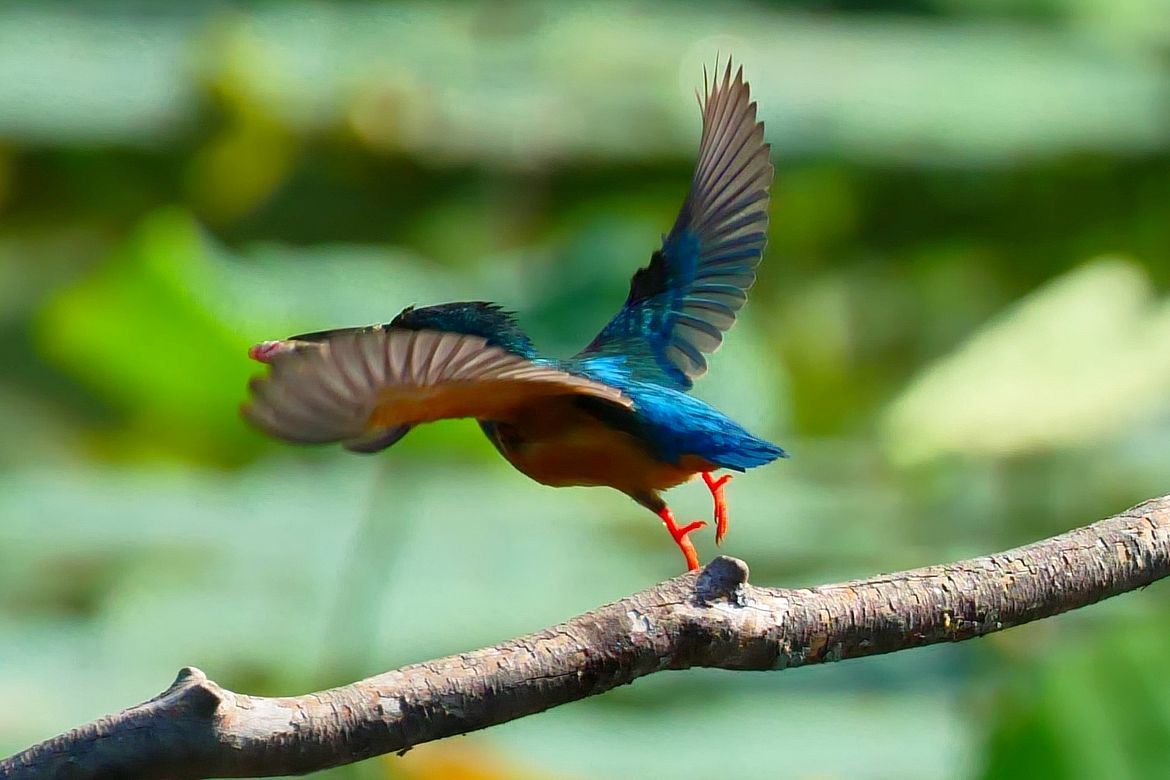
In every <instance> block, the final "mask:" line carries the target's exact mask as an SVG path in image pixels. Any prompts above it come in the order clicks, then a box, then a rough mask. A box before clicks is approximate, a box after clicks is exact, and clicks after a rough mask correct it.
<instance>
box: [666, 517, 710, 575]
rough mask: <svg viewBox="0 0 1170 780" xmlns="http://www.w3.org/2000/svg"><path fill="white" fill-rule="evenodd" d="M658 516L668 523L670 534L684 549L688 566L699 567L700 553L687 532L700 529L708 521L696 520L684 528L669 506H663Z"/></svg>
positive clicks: (689, 567) (692, 568) (667, 527)
mask: <svg viewBox="0 0 1170 780" xmlns="http://www.w3.org/2000/svg"><path fill="white" fill-rule="evenodd" d="M658 516H659V517H660V518H662V522H663V523H665V524H666V530H667V531H670V536H671V538H672V539H674V543H675V544H677V545H678V549H680V550H682V554H683V557H684V558H686V559H687V568H688V569H690V570H691V571H694V570H695V569H697V568H699V554H698V553H697V552H695V545H694V544H693V543H692V542H691V540H690V539H688V538H687V534H689V533H690V532H691V531H698V530H699V529H700V528H702V527H703V526H705V525H707V523H706V522H704V521H703V520H696V521H695V522H693V523H688V524H687V525H684V526H683V527H682V528H679V527H678V525H677V524H676V523H675V522H674V515H673V514H672V513H671V511H670V509H668V508H667V507H662V511H661V512H659V513H658Z"/></svg>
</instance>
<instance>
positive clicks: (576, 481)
mask: <svg viewBox="0 0 1170 780" xmlns="http://www.w3.org/2000/svg"><path fill="white" fill-rule="evenodd" d="M510 422H511V429H512V432H513V433H514V440H513V441H509V442H506V443H505V453H504V454H505V455H506V456H507V458H508V460H509V461H511V462H512V465H514V466H515V467H516V468H517V469H519V470H520V471H522V472H524V473H525V474H527V475H528V476H529V477H531V478H532V479H534V480H536V481H537V482H541V483H544V484H545V485H553V486H556V487H564V486H569V485H605V486H607V487H612V488H616V489H617V490H620V491H622V492H623V493H630V494H633V493H645V492H650V491H658V490H666V489H667V488H671V487H674V486H675V485H678V484H681V483H683V482H686V481H687V480H688V479H690V478H691V477H693V476H694V475H695V474H697V473H698V472H699V471H703V470H705V469H704V466H706V467H708V468H709V466H710V464H704V463H700V462H699V460H700V459H697V458H689V457H684V458H683V459H682V460H681V461H680V463H677V464H671V463H663V462H662V461H658V460H655V459H654V458H653V457H652V456H651V454H650V451H649V450H648V449H647V447H646V446H645V445H644V444H642V443H641V442H640V441H639V440H638V439H636V438H635V437H633V436H631V435H629V434H628V433H625V432H623V431H619V430H616V429H614V428H611V427H609V426H607V425H604V424H602V423H601V422H599V421H598V420H597V419H596V418H594V417H592V416H591V415H588V414H586V413H585V412H582V411H581V410H579V409H577V408H576V407H574V406H573V405H572V403H571V402H569V401H567V400H563V399H554V400H550V401H548V402H545V403H541V404H533V405H531V406H530V407H528V408H527V409H526V410H525V411H524V413H523V414H521V415H519V416H518V417H516V418H515V419H514V420H512V421H510Z"/></svg>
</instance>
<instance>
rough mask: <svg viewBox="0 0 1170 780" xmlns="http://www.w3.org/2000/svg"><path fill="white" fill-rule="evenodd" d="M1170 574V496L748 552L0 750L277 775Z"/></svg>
mask: <svg viewBox="0 0 1170 780" xmlns="http://www.w3.org/2000/svg"><path fill="white" fill-rule="evenodd" d="M1168 573H1170V496H1166V497H1163V498H1159V499H1154V500H1151V501H1147V502H1146V503H1144V504H1141V505H1139V506H1136V507H1134V508H1133V509H1130V510H1128V511H1126V512H1123V513H1122V514H1119V515H1117V516H1115V517H1111V518H1109V519H1107V520H1102V521H1100V522H1098V523H1094V524H1093V525H1090V526H1086V527H1085V528H1080V529H1078V530H1075V531H1070V532H1069V533H1066V534H1062V535H1060V536H1056V537H1053V538H1051V539H1046V540H1044V541H1040V542H1036V543H1035V544H1030V545H1027V546H1025V547H1020V548H1017V549H1015V550H1009V551H1008V552H1004V553H999V554H996V555H988V556H984V557H981V558H973V559H971V560H968V561H963V562H960V563H953V564H950V565H946V566H929V567H926V568H923V569H914V570H911V571H905V572H900V573H897V574H887V575H882V576H878V577H872V578H870V579H865V580H855V581H853V582H846V583H841V584H837V585H824V586H821V587H817V588H807V589H805V588H801V589H777V588H760V587H754V586H752V585H749V584H748V583H747V575H748V569H747V565H746V564H744V563H743V562H742V561H738V560H735V559H733V558H726V557H721V558H716V559H715V560H714V561H712V562H711V563H710V564H708V566H707V567H706V568H705V569H703V570H702V571H701V572H698V573H689V574H685V575H683V576H681V577H677V578H675V579H673V580H668V581H666V582H663V583H661V584H659V585H656V586H654V587H652V588H650V589H649V590H645V591H642V592H641V593H637V594H635V595H633V596H630V597H628V598H625V599H622V600H621V601H618V602H615V603H613V604H609V605H606V606H603V607H600V608H598V609H595V610H593V611H592V612H588V613H586V614H584V615H580V616H578V617H575V618H573V619H572V620H569V621H568V622H566V623H562V624H561V625H559V626H554V627H552V628H549V629H545V630H544V631H539V632H537V633H534V634H530V635H528V636H525V637H521V638H519V639H514V640H511V641H509V642H504V643H503V644H500V645H497V646H495V647H488V648H484V649H482V650H477V651H475V652H470V653H462V654H459V655H454V656H449V657H447V658H441V659H439V660H435V661H428V662H426V663H421V664H415V665H413V666H405V667H403V668H401V669H397V670H394V671H391V672H386V673H384V674H380V675H378V676H376V677H371V678H369V679H367V680H362V681H360V682H356V683H353V684H351V685H347V686H344V687H341V688H334V689H332V690H328V691H322V692H319V693H314V694H308V695H305V696H299V697H293V698H262V697H256V696H246V695H243V694H238V693H233V692H231V691H228V690H226V689H224V688H222V687H220V686H219V685H217V684H216V683H214V682H212V681H211V680H209V679H207V677H206V676H205V675H204V674H203V673H202V672H200V671H199V670H197V669H193V668H186V669H183V670H182V671H180V672H179V676H178V678H177V679H176V680H175V682H174V684H173V685H171V687H170V688H168V689H167V690H166V691H164V692H163V693H162V694H160V695H159V696H158V697H156V698H154V699H151V700H150V701H148V702H145V703H143V704H140V705H138V706H136V707H131V708H130V709H128V710H124V711H123V712H120V713H118V714H116V715H111V716H109V717H105V718H102V719H100V720H98V721H95V722H93V723H89V724H87V725H85V726H81V727H80V728H77V729H74V730H72V731H70V732H68V733H66V734H62V735H60V736H58V737H54V738H53V739H50V740H48V741H47V742H42V743H41V744H39V745H35V746H33V747H31V748H29V749H28V750H25V751H24V752H22V753H18V754H17V755H15V756H12V757H11V758H8V759H6V760H4V761H0V776H2V777H4V778H10V779H11V780H16V779H17V778H43V777H53V778H59V779H61V778H110V777H119V778H163V777H165V778H204V777H241V776H271V775H284V774H293V773H300V772H310V771H313V770H316V769H323V768H326V767H331V766H337V765H339V764H346V763H350V762H353V761H357V760H360V759H363V758H368V757H370V756H375V755H379V754H382V753H388V752H390V751H396V750H397V751H405V750H407V749H409V748H410V747H411V746H412V745H418V744H421V743H423V742H429V741H431V740H435V739H442V738H443V737H449V736H452V735H455V734H463V733H466V732H469V731H474V730H476V729H481V728H484V727H486V726H491V725H494V724H497V723H503V722H505V721H509V720H513V719H515V718H520V717H523V716H525V715H530V714H532V713H536V712H541V711H543V710H547V709H549V708H550V707H555V706H557V705H558V704H564V703H565V702H569V701H575V700H577V699H582V698H585V697H586V696H592V695H594V694H598V693H602V692H604V691H608V690H610V689H611V688H614V687H616V686H618V685H623V684H625V683H628V682H631V681H633V680H635V679H637V678H639V677H643V676H645V675H648V674H653V673H654V672H658V671H661V670H663V669H687V668H690V667H694V666H706V667H718V668H721V669H757V670H763V669H786V668H788V667H792V666H803V665H805V664H816V663H825V662H828V661H839V660H843V659H846V658H858V657H861V656H867V655H875V654H878V653H888V652H892V651H895V650H903V649H906V648H910V647H919V646H921V645H928V644H933V643H937V642H959V641H962V640H965V639H971V638H973V637H977V636H982V635H984V634H989V633H991V632H993V631H999V630H1001V629H1004V628H1008V627H1011V626H1015V625H1020V624H1021V623H1027V622H1029V621H1032V620H1038V619H1040V618H1045V617H1049V616H1052V615H1057V614H1060V613H1061V612H1066V611H1068V610H1070V609H1076V608H1077V607H1082V606H1085V605H1086V604H1092V603H1094V602H1096V601H1100V600H1101V599H1104V598H1108V597H1110V596H1114V595H1116V594H1118V593H1123V592H1125V591H1129V590H1134V589H1135V588H1139V587H1142V586H1144V585H1148V584H1150V583H1151V582H1154V581H1155V580H1158V579H1160V578H1162V577H1165V576H1166V575H1167V574H1168Z"/></svg>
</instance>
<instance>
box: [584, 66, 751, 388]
mask: <svg viewBox="0 0 1170 780" xmlns="http://www.w3.org/2000/svg"><path fill="white" fill-rule="evenodd" d="M704 81H706V78H705V76H704ZM704 86H705V89H706V94H705V96H704V97H702V98H700V99H699V107H700V108H701V109H702V112H703V135H702V140H701V141H700V143H699V161H698V163H697V164H696V166H695V173H694V177H693V178H692V180H691V190H690V192H689V193H688V194H687V197H686V200H685V201H684V202H683V206H682V210H681V211H680V212H679V215H678V218H677V219H676V220H675V223H674V228H673V229H672V230H671V231H670V235H668V236H666V237H665V238H664V239H663V242H662V248H661V249H660V250H658V251H657V252H655V253H654V254H653V255H652V256H651V258H650V264H649V265H648V266H646V267H645V268H642V269H640V270H639V271H638V272H637V273H635V274H634V278H633V279H632V280H631V282H630V294H629V296H628V297H627V299H626V303H625V306H623V307H622V310H621V311H620V312H618V314H617V316H615V317H614V318H613V319H612V320H610V322H609V324H607V325H606V326H605V328H604V329H603V330H602V331H601V333H600V334H598V336H597V338H596V339H594V340H593V342H592V343H591V344H590V345H589V346H588V347H586V348H585V350H584V351H583V352H582V353H581V354H580V355H578V356H577V358H578V359H579V360H581V361H582V362H588V360H589V359H590V358H591V357H593V356H604V355H625V356H627V357H628V358H629V359H630V361H631V362H632V364H633V365H632V367H633V368H634V370H635V371H638V370H642V371H644V372H645V371H649V372H650V373H651V376H652V377H653V378H654V379H657V380H658V381H663V380H667V381H668V383H669V384H671V385H673V386H675V387H677V388H678V389H682V390H687V389H689V388H690V387H691V384H692V380H694V379H695V378H697V377H699V376H702V375H703V373H704V372H706V370H707V361H706V358H705V357H704V355H705V354H708V353H711V352H714V351H715V350H716V349H718V348H719V345H720V344H721V343H722V341H723V333H724V331H726V330H727V329H729V328H730V327H731V326H732V325H733V324H734V323H735V317H736V313H737V312H738V311H739V310H740V308H742V307H743V304H744V302H745V301H747V290H748V288H750V287H751V286H752V284H753V283H754V282H755V280H756V267H757V266H758V265H759V264H760V258H761V256H762V255H763V252H764V244H765V241H766V238H765V232H766V230H767V226H768V187H769V186H770V185H771V183H772V163H771V161H770V160H769V157H768V151H769V146H768V144H766V143H764V124H763V122H758V121H756V104H755V103H754V102H752V101H751V96H750V93H749V89H748V85H747V83H746V82H745V81H744V80H743V68H740V69H739V70H738V71H736V73H735V76H734V78H733V77H732V74H731V62H730V60H729V61H728V63H727V70H726V71H725V72H724V74H723V77H722V79H720V78H719V76H718V73H716V77H715V80H714V81H713V83H711V84H710V85H709V86H707V85H706V84H705V85H704Z"/></svg>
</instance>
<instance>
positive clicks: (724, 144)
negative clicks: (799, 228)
mask: <svg viewBox="0 0 1170 780" xmlns="http://www.w3.org/2000/svg"><path fill="white" fill-rule="evenodd" d="M703 82H704V89H703V94H701V95H700V94H699V92H698V91H697V90H696V92H695V95H696V97H697V98H698V101H699V109H700V112H701V114H702V135H701V139H700V142H699V152H698V162H697V163H696V165H695V169H694V174H693V176H692V179H691V186H690V191H689V192H688V193H687V195H686V198H685V200H684V201H683V205H682V208H681V210H680V211H679V213H678V217H677V218H676V219H675V222H674V226H673V227H672V228H671V230H670V233H668V234H666V235H664V236H663V238H662V245H661V247H660V248H659V249H658V250H656V251H655V252H653V253H652V254H651V256H650V261H649V263H648V264H647V265H646V266H645V267H644V268H641V269H639V270H637V271H636V272H635V273H634V276H633V278H632V280H631V282H630V291H629V294H628V295H627V297H626V301H625V304H624V305H623V306H622V308H621V310H620V311H619V312H618V313H617V314H616V315H615V316H614V317H613V319H611V320H610V321H609V322H608V323H607V324H606V325H605V327H604V328H603V329H602V330H601V332H600V333H599V334H598V335H597V336H596V337H595V338H594V339H593V341H591V342H590V343H589V345H588V346H586V347H585V348H584V349H583V350H581V351H580V352H579V353H577V354H576V355H574V356H573V357H570V358H567V359H565V358H561V359H557V358H552V357H549V356H546V355H544V354H542V353H541V352H540V351H538V350H537V348H536V346H535V345H534V344H533V342H532V340H531V339H530V338H529V337H528V335H527V334H526V333H525V332H524V331H523V330H522V329H521V328H520V326H519V325H518V324H517V320H516V317H515V315H514V314H513V313H511V312H509V311H506V310H505V309H503V308H502V307H500V306H499V305H497V304H495V303H489V302H485V301H470V302H457V303H443V304H438V305H434V306H426V307H419V308H415V307H413V306H412V307H408V308H406V309H405V310H403V311H402V312H401V313H400V314H398V316H396V317H394V318H393V319H392V320H391V321H390V322H389V323H385V324H378V325H370V326H365V327H351V328H340V329H335V330H326V331H319V332H316V333H303V334H300V335H296V336H291V337H289V338H286V339H280V340H276V341H264V342H261V343H259V344H256V345H255V346H253V347H252V348H251V349H250V350H249V356H250V357H251V358H252V359H254V360H257V361H260V362H261V363H265V364H268V370H267V373H266V375H265V376H262V377H255V378H253V379H252V381H251V383H250V385H249V389H250V398H249V400H248V401H247V402H246V403H245V404H244V405H243V406H242V407H241V411H242V414H243V416H244V417H245V418H246V419H247V420H248V421H249V422H251V423H252V424H253V425H255V426H256V427H257V428H259V429H260V430H261V431H263V432H265V433H267V434H269V435H271V436H273V437H276V438H278V439H282V440H284V441H288V442H296V443H312V444H321V443H340V444H341V445H342V446H343V447H344V448H346V449H348V450H351V451H353V452H360V453H373V452H378V451H381V450H384V449H386V448H387V447H390V446H391V445H393V444H394V443H395V442H397V441H399V440H400V439H402V437H403V436H405V435H406V434H407V433H408V432H409V431H410V430H411V429H412V428H414V427H415V426H418V425H420V424H422V423H427V422H431V421H434V420H441V419H449V418H472V419H475V420H476V421H477V422H478V423H479V426H480V428H481V429H482V430H483V432H484V433H485V434H486V435H487V438H488V439H489V440H490V441H491V443H492V444H493V445H495V448H496V449H497V450H498V451H499V453H500V454H501V455H502V456H503V457H504V458H506V459H507V460H508V462H509V463H511V464H512V465H513V466H514V467H515V468H516V469H517V470H519V471H520V472H522V473H523V474H526V475H527V476H528V477H530V478H532V479H534V480H536V481H537V482H540V483H543V484H545V485H551V486H554V487H562V486H570V485H578V486H605V487H610V488H613V489H616V490H619V491H621V492H622V493H625V494H626V495H627V496H629V497H630V498H632V499H633V500H634V501H636V502H638V503H639V504H641V505H642V506H644V507H646V508H647V509H649V510H650V511H651V512H654V513H655V514H656V515H657V516H658V517H659V519H661V521H662V523H663V524H664V525H665V526H666V529H667V531H669V533H670V536H671V538H672V539H673V540H674V543H675V544H676V545H677V546H678V548H679V549H680V550H681V551H682V554H683V557H684V558H685V559H686V564H687V568H688V569H692V570H693V569H697V568H698V567H699V557H698V554H697V553H696V551H695V546H694V543H693V542H692V541H691V539H690V534H691V533H692V532H694V531H696V530H698V529H700V528H703V527H704V526H706V525H707V523H706V522H705V521H702V520H696V521H694V522H691V523H687V524H686V525H680V524H679V523H678V522H677V521H676V520H675V518H674V515H673V514H672V512H671V511H670V508H669V507H668V506H667V504H666V502H665V501H664V500H663V498H662V492H663V491H665V490H667V489H669V488H672V487H675V486H677V485H680V484H682V483H684V482H687V481H690V480H692V479H694V478H695V477H701V478H702V480H703V482H704V483H705V484H706V486H707V488H708V489H709V490H710V492H711V496H712V499H713V503H714V510H713V520H714V522H715V541H716V543H717V544H718V543H721V542H722V541H723V537H724V535H725V534H726V533H727V526H728V513H727V503H726V500H725V497H724V487H725V486H726V484H727V482H728V480H730V479H731V474H723V475H721V476H716V475H715V472H718V471H721V470H722V471H733V472H743V471H746V470H747V469H750V468H754V467H756V466H762V465H764V464H766V463H770V462H772V461H773V460H775V459H777V458H782V457H787V454H786V453H785V452H784V450H783V449H781V448H780V447H778V446H777V445H775V444H772V443H771V442H768V441H765V440H763V439H761V438H758V437H756V436H753V435H752V434H750V433H748V432H747V431H746V430H745V429H744V428H743V427H741V426H740V425H739V424H737V423H736V422H734V421H733V420H731V419H730V418H728V417H727V416H726V415H724V414H722V413H721V412H719V411H718V410H716V409H715V408H714V407H712V406H710V405H709V404H707V403H704V402H703V401H701V400H699V399H697V398H694V397H693V396H690V395H688V394H687V393H688V391H689V390H690V389H691V387H692V384H693V382H694V380H695V379H696V378H698V377H700V376H702V375H703V374H704V373H705V372H706V370H707V360H706V357H705V356H706V355H708V354H710V353H712V352H714V351H715V350H716V349H718V348H719V346H720V344H721V343H722V342H723V334H724V333H725V332H726V331H727V330H728V329H729V328H731V326H732V325H733V324H734V323H735V320H736V316H737V313H738V312H739V310H740V309H741V308H742V307H743V305H744V303H745V302H746V301H747V291H748V289H749V288H750V287H751V286H752V285H753V284H754V283H755V280H756V270H757V268H758V266H759V264H760V260H761V258H762V256H763V252H764V246H765V243H766V240H767V237H766V232H767V226H768V200H769V192H768V191H769V187H770V186H771V183H772V176H773V169H772V163H771V160H770V157H769V151H770V147H769V145H768V144H767V143H765V141H764V125H763V122H761V121H758V120H757V119H756V103H755V102H754V101H752V100H751V94H750V89H749V87H748V84H747V82H746V81H745V80H744V78H743V68H742V67H740V68H738V69H737V70H736V71H735V74H734V76H733V75H732V65H731V61H730V59H729V60H728V62H727V67H726V69H725V70H724V71H723V73H722V76H720V73H719V68H718V67H716V69H715V72H714V74H713V76H712V77H711V78H708V76H707V73H706V70H705V69H704V77H703Z"/></svg>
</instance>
